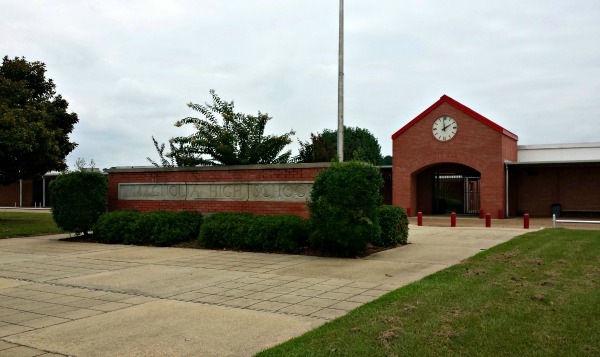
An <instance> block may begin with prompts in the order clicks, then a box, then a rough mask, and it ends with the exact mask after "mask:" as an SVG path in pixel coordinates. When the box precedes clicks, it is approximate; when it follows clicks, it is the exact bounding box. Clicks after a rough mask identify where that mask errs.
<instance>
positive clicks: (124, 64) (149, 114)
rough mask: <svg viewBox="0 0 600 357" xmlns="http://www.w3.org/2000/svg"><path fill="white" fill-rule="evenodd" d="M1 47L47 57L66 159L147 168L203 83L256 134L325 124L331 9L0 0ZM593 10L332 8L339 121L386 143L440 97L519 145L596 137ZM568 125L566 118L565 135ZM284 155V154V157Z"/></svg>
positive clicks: (548, 4) (331, 61)
mask: <svg viewBox="0 0 600 357" xmlns="http://www.w3.org/2000/svg"><path fill="white" fill-rule="evenodd" d="M0 8H1V9H2V11H0V48H2V49H3V50H4V51H6V53H5V54H6V55H9V56H25V57H26V58H27V59H28V60H39V61H42V62H45V63H46V65H47V69H48V76H49V77H50V78H53V79H54V80H55V82H56V84H57V90H58V92H59V93H61V94H62V95H63V96H64V97H65V98H66V99H67V100H68V101H69V103H70V109H71V110H73V111H75V112H77V113H78V115H79V118H80V123H79V124H77V126H76V128H75V131H74V133H73V135H72V136H73V139H74V140H75V141H76V142H78V143H79V147H78V148H77V149H76V150H75V152H73V154H72V155H70V156H69V161H70V162H71V163H73V162H74V161H75V159H76V158H77V157H84V158H86V159H88V161H89V159H90V158H94V159H95V161H96V162H97V163H98V165H99V166H102V167H110V166H117V165H146V164H147V162H146V160H145V157H146V156H152V155H154V154H155V153H154V147H153V146H152V142H151V139H150V138H151V136H152V135H154V136H155V137H157V139H158V140H159V141H161V142H164V141H167V140H168V138H170V137H172V136H176V135H186V134H187V133H189V132H190V130H191V128H185V127H184V128H175V127H174V126H173V123H174V122H175V121H176V120H178V119H181V118H183V117H186V116H189V115H195V113H194V112H192V111H191V110H190V109H189V108H187V106H186V103H188V102H195V103H203V102H205V101H209V100H210V96H209V94H208V91H209V89H211V88H214V89H216V90H217V93H218V94H219V95H220V96H221V97H222V98H223V99H226V100H234V101H235V103H236V108H237V109H238V110H239V111H242V112H248V113H256V112H257V111H259V110H260V111H262V112H267V113H269V114H270V115H271V116H272V117H273V118H274V119H273V120H272V121H271V122H270V123H269V125H268V126H267V131H269V132H272V133H283V132H287V131H289V130H290V129H294V130H296V132H297V135H296V137H297V138H298V139H301V140H307V139H308V137H309V135H310V133H311V132H319V131H322V130H323V129H325V128H330V129H335V128H336V125H337V60H338V53H337V43H338V37H337V36H338V22H337V21H338V2H336V1H331V2H323V1H317V0H305V1H275V0H254V1H247V0H230V1H207V0H201V1H170V2H164V1H141V0H134V1H128V2H121V1H113V0H110V1H86V2H81V1H65V0H62V1H54V2H45V1H36V2H31V1H21V2H14V1H7V0H0ZM599 13H600V3H598V2H597V1H591V0H573V1H569V2H565V1H559V0H544V1H542V0H532V1H527V2H523V1H516V0H508V1H502V2H501V1H487V2H481V1H472V0H462V1H454V2H430V1H423V0H410V1H405V2H391V1H381V2H366V1H355V2H346V3H345V30H346V31H345V122H346V124H347V125H350V126H359V127H364V128H367V129H369V130H370V131H371V132H372V133H373V134H374V135H375V136H376V137H377V138H378V139H379V142H380V144H381V146H382V151H383V154H384V155H385V154H389V153H391V139H390V136H391V135H392V134H393V133H394V132H395V131H396V130H397V129H399V128H400V127H402V126H403V125H404V124H406V123H407V122H408V121H410V120H411V119H413V118H414V117H415V116H416V115H418V114H419V113H420V112H421V111H423V110H424V109H426V108H427V107H428V106H429V105H431V104H432V103H433V102H435V101H436V100H437V99H438V98H439V97H440V96H441V95H443V94H447V95H450V96H451V97H453V98H454V99H456V100H458V101H460V102H462V103H463V104H465V105H467V106H469V107H471V108H472V109H474V110H476V111H478V112H479V113H481V114H483V115H484V116H486V117H488V118H489V119H491V120H494V121H496V122H497V123H498V124H500V125H502V126H504V127H506V128H507V129H509V130H511V131H514V132H515V133H517V134H518V135H519V136H520V139H521V140H520V144H537V143H559V142H567V141H568V142H578V141H598V139H597V138H598V137H600V128H597V125H595V123H597V122H598V119H599V118H598V113H599V112H600V101H599V100H598V95H597V93H600V91H599V89H600V73H599V72H600V47H599V46H597V45H596V44H597V43H599V42H600V21H598V14H599ZM565 122H567V123H569V124H570V125H568V127H567V128H565ZM294 148H295V149H296V148H297V145H295V146H294Z"/></svg>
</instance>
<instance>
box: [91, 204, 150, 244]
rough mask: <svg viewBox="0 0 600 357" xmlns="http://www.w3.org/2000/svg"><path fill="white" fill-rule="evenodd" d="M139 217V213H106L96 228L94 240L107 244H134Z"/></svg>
mask: <svg viewBox="0 0 600 357" xmlns="http://www.w3.org/2000/svg"><path fill="white" fill-rule="evenodd" d="M139 216H140V213H139V212H137V211H112V212H106V213H105V214H103V215H102V216H100V219H98V222H96V225H95V226H94V238H96V239H97V240H98V241H99V242H101V243H106V244H121V243H126V244H132V243H131V242H133V241H135V223H136V221H137V220H138V218H139Z"/></svg>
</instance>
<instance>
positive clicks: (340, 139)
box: [337, 0, 344, 162]
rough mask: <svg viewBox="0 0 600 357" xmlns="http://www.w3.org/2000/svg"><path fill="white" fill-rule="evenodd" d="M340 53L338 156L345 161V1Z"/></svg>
mask: <svg viewBox="0 0 600 357" xmlns="http://www.w3.org/2000/svg"><path fill="white" fill-rule="evenodd" d="M338 48H339V52H338V135H337V154H338V158H339V160H340V162H343V161H344V0H340V34H339V47H338Z"/></svg>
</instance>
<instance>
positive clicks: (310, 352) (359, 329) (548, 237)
mask: <svg viewBox="0 0 600 357" xmlns="http://www.w3.org/2000/svg"><path fill="white" fill-rule="evenodd" d="M599 283H600V231H578V230H567V229H546V230H543V231H536V232H531V233H528V234H525V235H522V236H519V237H516V238H515V239H513V240H511V241H509V242H506V243H504V244H501V245H499V246H497V247H494V248H492V249H489V250H487V251H485V252H482V253H480V254H478V255H476V256H475V257H473V258H470V259H468V260H465V261H464V262H462V263H461V264H458V265H455V266H453V267H450V268H448V269H445V270H443V271H441V272H438V273H436V274H433V275H431V276H429V277H426V278H424V279H422V280H420V281H418V282H415V283H413V284H410V285H408V286H406V287H403V288H401V289H398V290H396V291H393V292H391V293H389V294H387V295H385V296H383V297H381V298H380V299H378V300H375V301H373V302H371V303H369V304H366V305H364V306H362V307H359V308H358V309H356V310H354V311H352V312H350V313H349V314H348V315H346V316H343V317H341V318H339V319H337V320H334V321H332V322H330V323H327V324H325V325H323V326H321V327H320V328H317V329H316V330H313V331H310V332H308V333H306V334H304V335H303V336H300V337H298V338H295V339H292V340H290V341H288V342H286V343H284V344H282V345H279V346H276V347H274V348H272V349H269V350H267V351H264V352H262V353H260V354H258V356H263V357H264V356H326V355H327V356H329V355H331V356H336V355H339V356H499V355H500V356H600V285H599Z"/></svg>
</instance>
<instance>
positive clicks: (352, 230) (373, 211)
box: [308, 161, 383, 256]
mask: <svg viewBox="0 0 600 357" xmlns="http://www.w3.org/2000/svg"><path fill="white" fill-rule="evenodd" d="M382 186H383V178H382V177H381V173H380V172H379V170H378V169H377V168H376V167H374V166H373V165H370V164H367V163H364V162H359V161H350V162H344V163H334V164H332V166H331V167H330V168H329V169H327V170H324V171H322V172H321V173H320V174H318V175H317V177H316V180H315V182H314V184H313V188H312V192H311V197H310V202H309V204H308V208H309V210H310V212H311V222H312V232H311V234H310V243H311V246H312V247H313V248H317V249H322V250H324V251H326V252H330V253H332V254H335V255H343V256H354V255H356V254H358V253H361V252H363V251H364V250H365V249H366V247H367V244H368V243H369V242H373V241H376V240H377V239H379V235H380V234H381V229H380V227H379V217H378V214H377V210H378V208H379V206H380V205H381V201H382V198H381V194H380V193H379V191H380V190H381V187H382Z"/></svg>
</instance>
